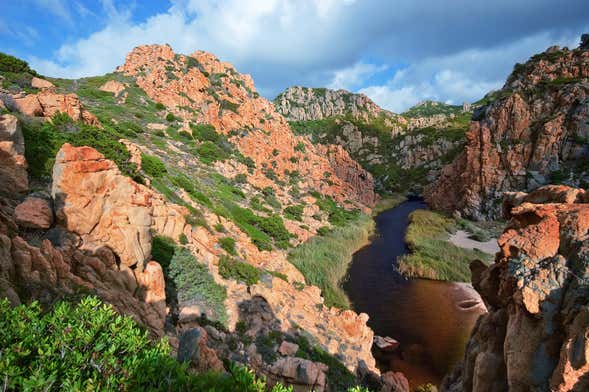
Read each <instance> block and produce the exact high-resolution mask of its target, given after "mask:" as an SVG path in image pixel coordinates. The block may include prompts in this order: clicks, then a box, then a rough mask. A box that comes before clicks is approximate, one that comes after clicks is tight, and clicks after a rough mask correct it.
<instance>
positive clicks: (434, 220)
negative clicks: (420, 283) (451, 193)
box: [399, 210, 492, 282]
mask: <svg viewBox="0 0 589 392" xmlns="http://www.w3.org/2000/svg"><path fill="white" fill-rule="evenodd" d="M456 229H457V222H456V221H455V220H454V219H452V218H448V217H446V216H444V215H442V214H439V213H437V212H433V211H426V210H415V211H413V212H412V213H411V215H410V216H409V226H408V227H407V232H406V234H405V242H406V243H407V246H408V247H409V249H410V250H411V253H409V254H407V255H404V256H401V257H400V258H399V270H400V271H401V272H402V273H403V274H404V275H406V276H410V277H421V278H428V279H436V280H449V281H457V282H468V281H470V269H469V264H470V262H471V261H472V260H474V259H479V260H482V261H486V262H490V261H491V258H492V256H491V255H489V254H487V253H484V252H482V251H479V250H470V249H464V248H460V247H458V246H456V245H454V244H452V243H451V242H449V241H448V238H449V236H450V234H451V233H453V232H454V231H456Z"/></svg>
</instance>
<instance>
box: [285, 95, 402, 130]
mask: <svg viewBox="0 0 589 392" xmlns="http://www.w3.org/2000/svg"><path fill="white" fill-rule="evenodd" d="M274 106H275V107H276V110H277V111H278V113H280V114H282V115H283V116H284V117H286V119H287V120H289V121H309V120H321V119H324V118H328V117H340V116H342V117H343V116H351V117H352V118H354V119H357V120H363V121H365V122H369V121H371V120H373V119H375V118H377V117H382V118H383V119H384V121H385V124H388V125H390V126H393V125H397V126H398V127H399V128H401V127H402V125H404V124H406V121H405V119H403V118H402V117H401V116H398V115H396V114H394V113H392V112H389V111H388V110H385V109H383V108H381V107H380V106H378V105H377V104H375V103H374V102H373V101H372V100H371V99H370V98H368V97H367V96H366V95H364V94H354V93H351V92H349V91H346V90H331V89H328V88H310V87H299V86H293V87H289V88H287V89H286V90H285V91H283V92H282V93H280V94H279V95H278V96H277V97H276V98H275V99H274Z"/></svg>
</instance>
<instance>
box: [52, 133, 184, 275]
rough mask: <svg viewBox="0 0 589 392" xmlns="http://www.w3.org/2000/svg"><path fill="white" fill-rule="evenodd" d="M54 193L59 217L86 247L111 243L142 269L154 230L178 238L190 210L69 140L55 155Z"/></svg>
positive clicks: (127, 263) (130, 263) (130, 264)
mask: <svg viewBox="0 0 589 392" xmlns="http://www.w3.org/2000/svg"><path fill="white" fill-rule="evenodd" d="M52 195H53V198H54V199H55V203H56V216H57V219H58V220H59V222H60V223H61V224H62V225H63V226H64V227H66V228H67V229H68V230H70V231H72V232H75V233H76V234H78V235H79V236H81V238H82V240H83V244H82V248H83V249H88V250H96V249H98V248H100V247H102V246H105V245H107V246H109V247H110V248H111V249H113V250H114V251H115V252H116V254H117V255H118V257H119V258H120V263H121V265H124V266H126V267H134V268H135V267H137V268H140V269H143V265H144V264H143V263H144V262H145V261H147V260H148V258H149V256H150V252H151V238H152V235H151V230H155V231H156V232H159V233H161V234H163V235H166V236H169V237H172V238H178V237H179V236H180V234H182V232H183V230H184V225H185V222H184V216H185V215H186V214H187V213H188V211H187V210H186V209H185V208H184V207H180V206H176V205H170V204H168V203H167V202H166V201H165V200H164V199H163V197H162V196H161V195H160V194H158V193H155V192H153V191H152V190H150V189H149V188H147V187H145V186H143V185H140V184H137V183H136V182H134V181H133V180H131V179H130V178H129V177H126V176H124V175H122V174H121V173H120V171H119V169H118V168H117V166H116V165H115V164H114V162H112V161H110V160H107V159H105V158H104V156H103V155H102V154H100V153H99V152H98V151H96V150H95V149H93V148H91V147H73V146H71V145H70V144H67V143H66V144H64V145H63V146H62V148H61V149H60V150H59V152H58V153H57V157H56V159H55V166H54V167H53V188H52Z"/></svg>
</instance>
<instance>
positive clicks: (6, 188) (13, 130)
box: [0, 114, 29, 196]
mask: <svg viewBox="0 0 589 392" xmlns="http://www.w3.org/2000/svg"><path fill="white" fill-rule="evenodd" d="M0 183H1V184H2V187H0V194H7V195H9V196H14V194H15V193H16V194H18V193H23V192H26V191H27V190H28V188H29V181H28V174H27V160H26V158H25V142H24V137H23V134H22V129H21V126H20V122H19V120H18V118H16V117H15V116H13V115H12V114H3V115H0Z"/></svg>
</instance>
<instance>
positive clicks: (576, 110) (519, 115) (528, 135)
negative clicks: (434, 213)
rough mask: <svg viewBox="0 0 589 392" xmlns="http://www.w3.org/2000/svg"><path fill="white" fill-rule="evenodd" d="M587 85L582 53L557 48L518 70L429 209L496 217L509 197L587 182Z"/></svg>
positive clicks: (479, 121)
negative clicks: (505, 196)
mask: <svg viewBox="0 0 589 392" xmlns="http://www.w3.org/2000/svg"><path fill="white" fill-rule="evenodd" d="M588 78H589V51H587V50H583V49H576V50H572V51H570V50H567V49H562V50H561V49H552V50H550V51H547V52H545V53H542V54H539V55H537V56H534V57H532V59H531V60H530V61H529V62H528V63H526V64H524V65H521V64H520V65H518V66H516V68H515V70H514V73H513V74H512V75H511V76H510V77H509V79H508V81H507V83H506V84H505V86H504V87H503V89H502V90H501V91H500V92H498V93H497V94H496V96H497V99H496V100H495V101H494V102H493V103H491V104H490V105H489V106H486V107H484V108H481V109H479V110H478V111H477V113H475V115H474V119H475V120H476V121H473V122H471V125H470V128H469V130H468V132H467V134H466V146H465V147H464V150H463V152H462V153H461V154H460V155H459V156H458V157H457V158H456V159H455V160H454V162H453V163H451V164H450V165H448V166H446V167H444V169H443V171H442V174H441V176H440V179H439V180H438V181H437V182H436V183H434V184H432V185H431V186H429V187H428V188H427V189H426V191H425V199H426V201H427V202H428V204H429V205H430V206H432V207H433V208H436V209H443V210H448V211H452V210H458V211H460V212H462V213H463V214H464V215H466V216H468V217H471V218H475V219H485V218H495V217H498V216H499V215H500V214H501V203H500V200H501V197H502V195H503V193H504V192H508V191H530V190H533V189H535V188H537V187H538V186H541V185H544V184H546V183H549V182H551V181H554V180H561V181H562V180H564V181H565V182H567V183H569V184H572V185H576V186H578V185H579V184H584V183H587V180H588V179H589V171H588V170H587V168H586V167H585V166H583V163H582V162H584V161H586V160H587V159H589V149H588V147H587V144H586V140H587V138H588V137H589V126H588V125H587V124H588V119H589V84H588Z"/></svg>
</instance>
